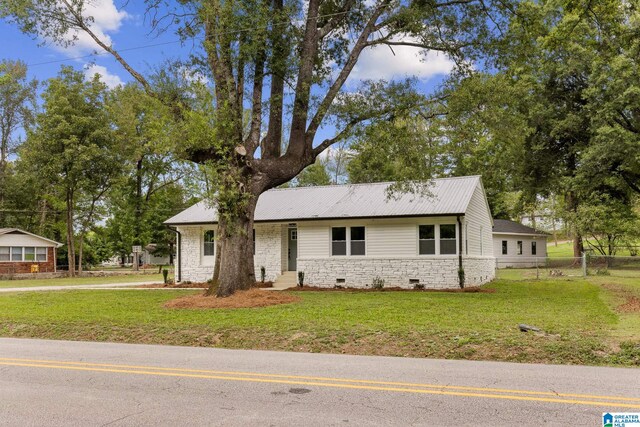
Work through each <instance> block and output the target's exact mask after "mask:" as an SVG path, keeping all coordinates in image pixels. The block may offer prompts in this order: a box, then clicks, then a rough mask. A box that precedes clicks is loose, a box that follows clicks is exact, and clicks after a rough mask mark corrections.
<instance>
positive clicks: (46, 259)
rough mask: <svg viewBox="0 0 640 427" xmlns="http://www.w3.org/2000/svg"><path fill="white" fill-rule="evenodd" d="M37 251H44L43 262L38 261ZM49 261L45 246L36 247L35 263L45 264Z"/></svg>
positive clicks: (47, 250)
mask: <svg viewBox="0 0 640 427" xmlns="http://www.w3.org/2000/svg"><path fill="white" fill-rule="evenodd" d="M38 249H44V261H40V260H39V259H38V255H39V254H38ZM47 261H49V248H48V247H46V246H36V262H47Z"/></svg>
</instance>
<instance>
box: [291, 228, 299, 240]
mask: <svg viewBox="0 0 640 427" xmlns="http://www.w3.org/2000/svg"><path fill="white" fill-rule="evenodd" d="M291 240H298V230H291Z"/></svg>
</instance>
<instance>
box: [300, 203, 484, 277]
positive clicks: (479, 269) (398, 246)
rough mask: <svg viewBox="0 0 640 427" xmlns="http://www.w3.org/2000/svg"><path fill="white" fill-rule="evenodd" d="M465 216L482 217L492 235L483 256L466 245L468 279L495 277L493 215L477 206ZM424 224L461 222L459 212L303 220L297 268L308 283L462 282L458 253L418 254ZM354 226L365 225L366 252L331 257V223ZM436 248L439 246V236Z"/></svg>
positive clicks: (476, 218)
mask: <svg viewBox="0 0 640 427" xmlns="http://www.w3.org/2000/svg"><path fill="white" fill-rule="evenodd" d="M481 195H482V194H481ZM482 202H483V203H484V200H482ZM466 220H467V221H470V223H469V226H471V225H475V224H473V221H483V222H484V224H483V227H482V228H483V238H484V239H485V240H486V238H487V235H488V236H489V240H488V241H487V242H486V243H485V246H486V249H485V250H484V255H480V254H479V249H478V254H474V255H469V256H467V255H464V244H463V266H464V268H465V277H466V284H467V285H470V286H472V285H480V284H483V283H487V282H489V281H491V280H493V278H494V277H495V259H494V258H493V247H492V244H491V237H490V236H491V218H490V215H489V213H488V209H487V208H484V213H483V212H482V210H481V209H478V212H477V213H476V214H475V215H473V216H472V217H471V218H468V219H466ZM421 224H456V226H457V221H456V217H423V218H393V219H366V220H330V221H301V222H299V223H298V271H303V272H304V274H305V279H304V281H305V283H306V284H309V285H313V286H325V287H332V286H335V285H336V284H340V285H344V286H348V287H366V286H370V285H371V283H372V281H373V279H374V278H375V277H380V278H381V279H383V280H384V281H385V285H386V286H402V287H407V288H410V287H413V284H410V283H409V280H413V279H415V280H419V281H420V283H422V284H424V285H425V286H426V287H428V288H456V287H458V284H459V281H458V257H457V256H456V255H438V256H430V255H419V254H418V226H419V225H421ZM353 226H365V227H366V229H365V230H366V231H365V247H366V255H364V256H331V227H353ZM463 229H464V226H463ZM471 229H473V228H471ZM475 229H477V230H479V229H480V227H479V226H476V227H475ZM485 230H487V232H486V233H485ZM436 233H437V232H436ZM436 237H437V235H436ZM463 237H464V236H463ZM478 237H479V233H478ZM478 241H479V240H478ZM436 247H439V242H438V240H437V239H436ZM478 248H479V245H478ZM338 279H344V283H342V281H340V282H338Z"/></svg>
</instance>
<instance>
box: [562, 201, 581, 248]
mask: <svg viewBox="0 0 640 427" xmlns="http://www.w3.org/2000/svg"><path fill="white" fill-rule="evenodd" d="M566 197H567V208H568V210H569V212H571V213H572V214H575V213H576V212H577V211H578V200H577V198H576V195H575V194H574V193H573V191H569V192H568V193H567V196H566ZM583 252H584V243H583V242H582V235H581V234H580V232H579V231H578V229H577V227H576V225H575V224H573V257H574V258H580V257H581V256H582V253H583Z"/></svg>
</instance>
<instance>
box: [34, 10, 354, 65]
mask: <svg viewBox="0 0 640 427" xmlns="http://www.w3.org/2000/svg"><path fill="white" fill-rule="evenodd" d="M347 13H349V11H343V12H335V13H327V14H324V15H318V16H317V17H316V18H315V19H320V18H330V17H332V16H338V15H345V14H347ZM310 20H311V18H305V19H299V20H296V21H298V22H306V21H310ZM289 24H290V23H289V22H287V23H274V24H272V25H274V26H285V25H289ZM254 30H255V28H249V27H247V28H240V29H238V30H228V31H220V32H217V33H214V34H212V35H216V36H222V35H228V34H239V33H243V32H249V31H254ZM195 39H196V37H192V38H191V40H195ZM185 40H187V39H185ZM185 40H181V39H178V40H171V41H166V42H159V43H151V44H146V45H140V46H133V47H128V48H124V49H116V52H131V51H134V50H142V49H148V48H153V47H158V46H167V45H171V44H176V43H182V42H183V41H185ZM103 55H111V54H110V53H109V52H106V51H102V52H93V53H89V54H87V55H79V56H73V57H70V58H65V59H54V60H51V61H43V62H35V63H33V64H27V67H29V68H30V67H38V66H40V65H49V64H59V63H63V62H69V61H76V60H78V59H86V58H93V57H98V56H103Z"/></svg>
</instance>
